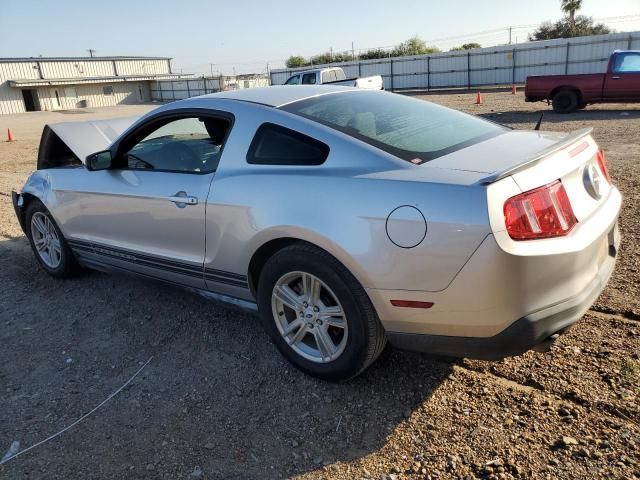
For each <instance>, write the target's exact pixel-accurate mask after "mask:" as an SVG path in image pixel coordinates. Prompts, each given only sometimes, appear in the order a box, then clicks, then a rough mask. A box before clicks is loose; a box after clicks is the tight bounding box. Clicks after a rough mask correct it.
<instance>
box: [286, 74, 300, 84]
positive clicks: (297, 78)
mask: <svg viewBox="0 0 640 480" xmlns="http://www.w3.org/2000/svg"><path fill="white" fill-rule="evenodd" d="M284 84H285V85H300V75H294V76H293V77H291V78H289V80H287V81H286V82H285V83H284Z"/></svg>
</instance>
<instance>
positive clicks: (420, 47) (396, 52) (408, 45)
mask: <svg viewBox="0 0 640 480" xmlns="http://www.w3.org/2000/svg"><path fill="white" fill-rule="evenodd" d="M469 45H477V44H469ZM473 48H476V47H473ZM439 51H440V50H439V49H438V48H437V47H430V46H428V45H427V42H425V41H424V40H422V39H421V38H420V37H418V36H417V35H416V36H413V37H411V38H410V39H409V40H407V41H406V42H402V43H399V44H398V45H396V46H395V47H393V49H392V50H390V51H388V50H384V49H382V48H374V49H371V50H367V51H366V52H364V53H361V54H360V55H359V56H357V57H356V58H355V59H354V58H353V55H352V54H351V52H342V53H330V52H326V53H321V54H320V55H314V56H313V57H311V58H309V59H306V58H304V57H299V56H293V55H292V56H291V57H289V58H288V59H287V61H286V65H287V68H296V67H306V66H308V65H324V64H327V63H339V62H351V61H353V60H357V59H360V60H369V59H373V58H386V57H403V56H405V55H425V54H428V53H437V52H439Z"/></svg>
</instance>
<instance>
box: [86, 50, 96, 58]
mask: <svg viewBox="0 0 640 480" xmlns="http://www.w3.org/2000/svg"><path fill="white" fill-rule="evenodd" d="M87 52H89V56H90V57H91V58H93V54H94V53H96V51H95V50H94V49H93V48H89V49H88V50H87Z"/></svg>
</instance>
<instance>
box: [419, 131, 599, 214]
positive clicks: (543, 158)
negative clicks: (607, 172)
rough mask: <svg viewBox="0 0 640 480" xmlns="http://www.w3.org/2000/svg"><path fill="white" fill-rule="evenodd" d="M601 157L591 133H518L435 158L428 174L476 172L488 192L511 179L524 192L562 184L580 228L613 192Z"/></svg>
mask: <svg viewBox="0 0 640 480" xmlns="http://www.w3.org/2000/svg"><path fill="white" fill-rule="evenodd" d="M597 154H598V146H597V144H596V142H595V141H594V139H593V138H592V136H591V129H583V130H578V131H575V132H572V133H569V134H567V133H550V132H536V131H522V130H520V131H511V132H509V133H506V134H504V135H499V136H497V137H494V138H492V139H489V140H487V141H485V142H481V143H478V144H476V145H473V146H471V147H469V148H465V149H462V150H459V151H457V152H454V153H452V154H450V155H446V156H443V157H440V158H437V159H435V160H432V161H430V162H428V163H427V164H425V168H441V169H449V170H458V171H461V172H476V173H477V174H478V180H477V183H478V184H481V185H487V186H489V185H491V184H494V183H498V182H501V181H502V180H505V179H507V178H508V177H510V179H511V180H508V181H513V182H515V184H516V185H517V189H518V190H519V191H520V192H526V191H529V190H533V189H535V188H538V187H541V186H543V185H547V184H549V183H552V182H554V181H556V180H561V181H562V184H563V185H564V188H565V190H566V191H567V195H568V197H569V200H570V202H571V206H572V208H573V211H574V214H575V216H576V218H577V220H578V221H579V222H580V221H583V220H584V219H586V218H587V217H589V216H590V215H591V214H592V213H593V212H595V211H596V210H597V209H598V207H599V206H600V205H601V204H602V202H603V201H604V200H605V199H606V198H607V196H608V194H609V191H610V189H611V184H610V183H609V182H608V181H607V180H606V179H605V177H604V173H603V172H602V170H601V169H600V167H599V166H598V162H597ZM503 200H506V198H505V199H503ZM500 207H501V205H500Z"/></svg>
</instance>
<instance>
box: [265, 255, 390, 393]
mask: <svg viewBox="0 0 640 480" xmlns="http://www.w3.org/2000/svg"><path fill="white" fill-rule="evenodd" d="M258 307H259V311H260V316H261V319H262V323H263V325H264V328H265V330H266V331H267V333H268V334H269V336H270V337H271V338H272V340H273V342H274V343H275V344H276V346H277V347H278V349H279V350H280V352H281V353H282V354H283V355H284V356H285V358H287V359H288V360H289V361H290V362H291V363H292V364H293V365H295V366H296V367H297V368H299V369H300V370H302V371H303V372H305V373H308V374H310V375H313V376H314V377H318V378H321V379H324V380H345V379H348V378H352V377H355V376H356V375H358V374H359V373H361V372H362V371H363V370H365V369H366V368H367V367H368V366H369V365H371V363H373V361H374V360H375V359H376V358H377V357H378V356H379V355H380V353H381V352H382V350H383V349H384V346H385V344H386V337H385V334H384V329H383V328H382V325H381V323H380V320H379V319H378V316H377V314H376V312H375V310H374V308H373V305H372V304H371V301H370V300H369V297H368V296H367V294H366V292H365V291H364V289H363V288H362V286H361V285H360V284H359V283H358V281H357V280H356V279H355V277H353V275H352V274H351V273H350V272H349V271H348V270H347V269H346V268H345V267H344V266H343V265H342V264H341V263H340V262H338V260H336V259H335V258H334V257H332V256H331V255H330V254H328V253H327V252H325V251H323V250H320V249H319V248H316V247H314V246H312V245H308V244H304V243H299V244H294V245H291V246H289V247H286V248H284V249H282V250H280V251H279V252H277V253H276V254H275V255H273V256H272V257H271V258H270V259H269V260H268V261H267V263H266V265H265V266H264V268H263V270H262V273H261V275H260V280H259V283H258Z"/></svg>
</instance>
